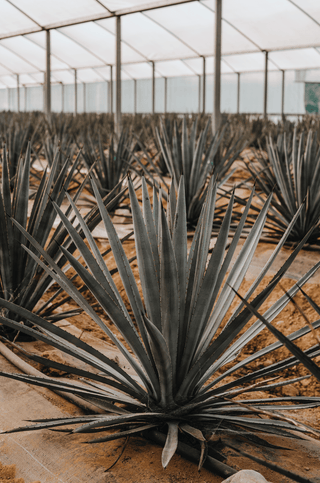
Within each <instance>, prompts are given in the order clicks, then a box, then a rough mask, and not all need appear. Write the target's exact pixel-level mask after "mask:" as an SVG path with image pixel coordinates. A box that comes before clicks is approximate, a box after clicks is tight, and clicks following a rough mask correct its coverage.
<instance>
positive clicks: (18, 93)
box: [17, 74, 20, 112]
mask: <svg viewBox="0 0 320 483" xmlns="http://www.w3.org/2000/svg"><path fill="white" fill-rule="evenodd" d="M17 111H18V112H20V82H19V74H17Z"/></svg>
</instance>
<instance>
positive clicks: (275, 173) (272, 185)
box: [246, 129, 320, 244]
mask: <svg viewBox="0 0 320 483" xmlns="http://www.w3.org/2000/svg"><path fill="white" fill-rule="evenodd" d="M255 161H256V163H251V162H247V163H246V167H247V169H248V171H249V172H250V174H251V175H252V177H253V178H254V179H255V181H256V185H257V186H258V188H259V190H260V192H261V193H260V194H259V198H260V202H262V201H263V194H264V195H267V196H269V195H270V193H272V194H273V195H272V202H271V206H270V210H269V214H268V218H267V223H266V233H265V234H266V236H267V237H268V238H271V239H279V238H280V237H281V236H282V234H283V233H284V232H285V230H286V229H287V226H288V225H289V223H290V222H291V219H292V217H293V216H294V214H295V213H296V211H297V209H298V208H299V207H300V206H301V204H302V203H304V208H303V210H302V212H301V214H300V216H299V217H298V219H297V222H296V223H295V225H294V227H293V228H292V230H291V233H290V235H289V237H288V242H294V243H298V242H299V241H300V240H301V239H302V238H303V237H304V235H305V234H306V233H307V232H308V231H309V230H310V227H312V226H313V227H314V231H313V233H312V235H311V236H310V238H309V243H310V244H318V243H319V238H320V228H319V223H320V211H319V200H320V192H319V181H320V150H319V147H318V140H317V134H316V133H313V132H312V131H311V130H310V131H309V132H308V134H307V135H306V134H305V133H304V132H302V133H301V134H300V136H299V137H298V135H297V130H296V129H295V130H294V132H293V135H292V136H287V135H286V133H284V134H281V135H279V137H278V141H277V143H275V142H274V141H273V140H272V138H271V136H270V137H269V139H267V157H266V156H265V155H264V154H262V153H260V154H259V155H257V156H256V159H255ZM256 165H257V166H256Z"/></svg>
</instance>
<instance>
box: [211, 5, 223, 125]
mask: <svg viewBox="0 0 320 483" xmlns="http://www.w3.org/2000/svg"><path fill="white" fill-rule="evenodd" d="M221 18H222V0H215V36H214V51H213V55H214V80H213V81H214V85H213V116H212V131H213V133H214V134H215V133H216V131H217V130H218V129H219V127H220V123H221V110H220V109H221V108H220V106H221Z"/></svg>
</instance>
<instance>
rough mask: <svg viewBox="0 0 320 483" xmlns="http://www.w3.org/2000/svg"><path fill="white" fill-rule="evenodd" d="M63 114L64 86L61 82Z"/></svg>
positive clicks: (62, 108) (62, 109)
mask: <svg viewBox="0 0 320 483" xmlns="http://www.w3.org/2000/svg"><path fill="white" fill-rule="evenodd" d="M61 112H64V84H62V82H61Z"/></svg>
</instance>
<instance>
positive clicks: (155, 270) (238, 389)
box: [0, 178, 320, 481]
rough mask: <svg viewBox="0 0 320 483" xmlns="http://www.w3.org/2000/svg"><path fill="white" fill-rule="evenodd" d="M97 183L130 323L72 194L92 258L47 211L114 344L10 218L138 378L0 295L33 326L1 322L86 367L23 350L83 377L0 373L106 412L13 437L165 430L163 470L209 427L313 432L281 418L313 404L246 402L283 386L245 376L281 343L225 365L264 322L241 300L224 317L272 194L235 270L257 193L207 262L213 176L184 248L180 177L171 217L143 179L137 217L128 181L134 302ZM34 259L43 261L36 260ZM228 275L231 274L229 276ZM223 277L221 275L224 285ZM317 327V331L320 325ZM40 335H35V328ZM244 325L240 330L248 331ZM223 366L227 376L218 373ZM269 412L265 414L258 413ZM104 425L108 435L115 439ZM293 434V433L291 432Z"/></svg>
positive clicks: (264, 293)
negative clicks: (68, 241)
mask: <svg viewBox="0 0 320 483" xmlns="http://www.w3.org/2000/svg"><path fill="white" fill-rule="evenodd" d="M92 186H93V190H94V193H95V195H96V197H97V203H98V206H99V209H100V213H101V217H102V219H103V221H104V223H105V227H106V230H107V233H108V238H109V242H110V245H111V248H112V251H113V255H114V258H115V260H116V263H117V266H118V270H119V274H120V276H121V279H122V283H123V286H124V288H125V291H126V293H127V296H128V300H129V302H130V305H131V308H132V313H133V316H134V319H132V318H131V317H130V315H129V313H128V310H127V308H126V305H125V304H124V301H123V300H122V298H121V296H120V293H119V291H118V289H117V287H116V285H115V283H114V281H113V279H112V276H111V274H110V271H109V269H108V267H107V265H106V264H105V262H104V260H103V258H102V256H101V255H100V253H99V250H98V248H97V246H96V244H95V242H94V240H93V238H92V236H91V235H90V230H89V229H88V228H87V226H86V223H85V221H84V220H83V219H82V217H81V215H80V213H79V212H78V210H77V208H76V206H75V204H74V203H73V201H72V200H71V198H69V201H70V205H71V206H72V209H73V211H74V214H75V216H76V218H77V220H78V222H79V224H80V225H81V227H82V230H83V232H84V233H85V236H86V238H87V240H88V242H89V246H90V248H91V251H90V249H89V248H88V246H87V245H86V244H85V243H84V241H83V239H82V238H81V236H79V234H78V232H77V230H76V229H75V228H74V227H73V224H72V223H71V221H69V220H68V217H67V216H65V215H64V214H63V212H62V211H61V209H60V208H59V207H58V205H57V204H55V203H54V207H55V209H56V211H57V214H59V216H60V217H61V220H62V222H63V224H64V225H65V227H66V229H67V230H68V232H69V234H70V237H72V239H73V241H74V244H75V245H76V246H77V248H78V250H79V252H80V253H81V255H82V257H83V260H84V262H85V264H86V266H87V267H88V268H85V267H84V266H83V265H82V264H81V263H80V261H79V260H78V259H76V258H75V257H74V256H73V255H72V254H71V253H70V252H69V251H68V250H67V249H66V248H65V247H61V252H62V253H63V255H64V256H65V257H66V258H67V259H68V261H69V263H70V265H71V266H72V267H73V268H74V269H75V271H76V272H77V273H78V274H79V276H80V277H81V278H82V280H83V281H84V283H85V285H86V286H87V287H88V289H89V290H90V291H91V292H92V294H93V295H94V297H95V298H96V300H97V302H98V304H99V306H100V308H101V309H102V310H103V311H104V312H105V313H106V315H107V316H108V317H109V318H110V320H111V321H112V322H113V324H114V326H115V327H116V328H117V330H118V331H119V332H120V334H121V339H120V338H119V336H117V335H116V334H115V333H114V332H113V331H112V329H111V328H110V327H109V325H107V324H105V323H104V321H103V320H102V319H101V317H100V316H99V315H98V314H97V313H96V311H95V310H94V309H93V307H92V306H91V305H90V304H89V303H88V302H87V301H86V299H85V298H84V297H83V296H82V295H81V293H80V292H79V291H78V290H77V288H76V287H75V286H74V285H73V284H72V282H71V281H70V280H69V279H68V278H67V276H66V275H65V274H64V272H63V271H62V270H61V268H60V267H59V265H58V264H57V263H55V261H54V259H53V258H51V257H50V255H49V254H48V253H47V252H46V250H44V248H43V247H42V246H41V245H40V244H39V243H37V242H36V241H35V240H34V239H33V238H32V236H31V235H30V234H28V233H27V231H26V230H25V229H24V228H22V227H21V225H19V223H18V222H17V221H13V222H14V225H15V226H16V227H17V228H19V229H20V231H21V233H22V235H23V236H24V237H25V238H26V239H27V240H28V242H29V243H30V244H31V245H32V247H33V249H30V248H28V247H25V250H26V251H27V253H28V254H29V256H30V257H32V258H33V259H34V260H35V261H37V262H38V263H39V265H40V266H41V267H42V269H43V270H45V271H46V272H47V273H48V274H50V275H51V276H52V278H53V280H55V281H56V282H57V283H59V284H60V286H61V287H62V288H63V289H64V290H65V291H66V292H67V293H69V295H70V296H71V297H72V298H73V299H74V300H75V301H76V302H77V303H78V305H79V306H80V307H81V308H82V309H83V310H85V311H86V312H87V313H88V314H89V315H90V317H91V318H92V320H94V321H95V322H96V323H97V324H98V325H99V327H100V328H101V329H102V330H103V331H104V332H105V333H106V334H107V335H108V336H109V337H110V339H111V341H112V342H113V343H114V344H115V345H116V347H117V348H118V349H119V351H120V352H121V353H122V354H123V355H124V357H125V358H126V359H127V361H128V362H129V364H130V365H131V367H132V369H133V370H134V371H135V376H133V375H130V374H129V373H127V372H125V371H124V370H123V369H122V368H121V367H120V366H119V365H118V364H117V363H116V362H114V361H113V360H110V359H109V358H108V357H107V356H105V355H104V354H102V353H101V352H99V351H98V350H96V349H94V348H93V347H91V346H89V345H88V344H86V343H85V342H83V341H82V340H80V339H78V338H76V337H74V336H72V335H71V334H69V333H67V332H65V331H64V330H63V329H61V328H59V327H56V326H55V325H52V324H50V323H48V322H47V321H46V320H45V319H44V318H42V317H40V316H39V315H37V314H33V313H31V312H29V311H28V310H26V309H24V308H21V307H19V306H18V305H16V304H13V303H11V302H9V301H7V300H4V299H0V305H1V306H3V307H4V308H5V309H6V310H10V311H12V312H15V313H16V314H17V315H19V316H20V317H22V318H23V319H25V320H28V321H30V322H31V323H32V324H33V326H34V328H31V327H27V326H26V325H21V324H20V323H19V322H16V321H14V320H10V319H8V318H6V317H4V316H2V317H0V320H1V322H2V323H3V324H5V325H7V326H8V327H11V328H14V329H20V330H21V331H23V332H25V333H27V334H31V335H32V336H33V337H35V338H37V339H39V340H42V341H45V342H47V343H48V344H50V345H52V346H53V347H56V348H58V349H61V350H62V351H63V352H66V353H68V354H70V355H72V356H73V357H75V359H77V360H81V361H84V362H85V363H86V364H88V366H91V370H89V369H88V370H82V369H79V368H77V367H76V364H75V365H73V366H70V365H65V364H62V363H57V362H54V361H50V360H48V359H45V358H41V357H40V356H35V355H30V357H31V358H32V359H33V360H35V361H37V362H41V363H42V364H44V365H47V366H48V365H49V366H51V367H55V368H59V369H62V370H64V371H65V372H67V373H69V374H74V375H77V376H81V377H82V380H81V381H75V382H70V381H68V382H66V381H59V382H57V381H56V380H55V379H48V378H46V379H44V378H41V377H32V376H26V375H21V374H9V373H3V372H1V373H0V374H1V375H3V376H5V377H10V378H13V379H17V380H21V381H25V382H28V383H31V384H36V385H41V386H45V387H47V388H50V389H59V390H62V391H65V392H71V393H74V394H77V395H80V396H81V397H82V398H84V399H85V400H87V401H90V402H91V403H93V404H95V405H96V406H97V407H99V408H102V409H104V410H105V411H106V415H103V414H94V415H87V416H81V417H71V418H70V417H69V418H60V419H48V420H38V421H33V423H36V424H32V425H28V426H25V427H22V428H18V429H15V430H14V431H26V430H37V429H43V428H54V427H58V428H59V427H63V426H69V427H70V426H72V425H79V424H80V426H78V427H76V428H75V429H74V430H73V431H72V432H73V433H94V434H96V433H100V432H105V431H107V434H104V435H102V436H101V437H98V438H94V439H93V440H91V442H103V441H110V440H113V439H117V438H122V437H126V436H128V435H131V434H134V433H141V432H143V431H145V430H147V429H150V428H160V429H161V430H162V431H164V432H166V434H167V436H166V443H165V446H164V449H163V453H162V464H163V467H166V466H167V465H168V463H169V461H170V459H171V458H172V456H173V455H174V453H175V451H176V448H177V444H178V438H179V434H182V433H185V434H187V435H189V436H191V437H193V438H194V439H195V440H196V441H198V442H199V443H200V445H201V447H202V449H203V450H204V449H205V447H206V445H207V439H206V436H207V434H209V433H210V432H215V433H216V434H220V435H221V434H232V435H237V434H240V435H241V436H242V437H247V438H248V441H250V439H251V441H252V440H255V441H257V434H256V433H259V432H260V433H262V434H274V435H280V436H282V437H283V436H285V437H293V433H292V432H291V431H292V430H294V431H295V432H297V431H298V432H299V431H300V432H301V433H304V432H309V433H310V432H311V433H312V432H313V430H312V429H311V428H310V427H307V426H305V425H303V424H302V423H297V422H295V421H293V420H292V419H289V418H287V417H285V416H283V415H280V414H279V412H278V411H280V410H291V409H299V408H302V407H303V408H305V407H313V406H314V405H318V404H319V402H318V400H317V401H314V400H313V399H312V398H311V399H312V400H310V398H294V397H288V398H273V399H272V400H270V399H269V398H260V399H259V398H257V399H252V398H247V399H246V398H245V396H246V394H248V393H251V392H252V391H255V390H257V389H258V388H259V387H260V389H263V390H264V391H270V390H273V389H274V388H275V387H278V386H281V384H287V383H288V381H286V382H285V383H278V382H275V381H274V379H271V381H270V379H268V380H265V379H264V380H262V381H261V377H262V376H261V371H259V370H258V371H257V370H256V371H252V370H250V369H249V368H248V367H247V366H248V364H249V363H250V362H251V361H252V360H254V359H255V358H260V357H262V356H264V355H265V354H268V353H270V352H272V351H273V350H275V349H276V348H277V347H278V346H277V345H276V344H273V345H271V346H269V347H266V348H264V349H262V350H260V351H259V352H258V353H257V354H253V355H252V356H250V357H248V358H246V359H245V360H244V361H242V362H237V361H235V362H234V365H233V366H232V367H231V368H230V363H231V362H232V361H234V360H235V359H236V356H237V354H238V353H239V352H240V351H241V350H242V349H243V347H244V346H245V345H246V344H247V343H248V342H249V341H251V340H252V339H253V338H254V337H255V336H256V335H257V334H259V332H260V331H261V330H262V329H263V328H264V324H263V322H261V321H259V320H258V321H256V322H254V323H253V324H252V325H250V326H249V328H246V326H248V323H249V321H250V320H251V317H252V312H251V308H250V309H249V308H248V307H245V301H243V302H241V304H240V305H239V306H238V308H237V309H236V310H235V311H234V312H233V313H232V315H231V317H229V319H228V320H227V322H226V320H225V316H226V314H227V311H228V310H229V309H230V306H231V303H232V301H233V300H234V297H235V291H237V290H238V289H239V287H240V285H241V282H242V281H243V279H244V276H245V274H246V271H247V269H248V266H249V264H250V261H251V259H252V257H253V253H254V250H255V248H256V246H257V243H258V240H259V237H260V235H261V232H262V230H263V226H264V223H265V219H266V215H267V211H268V208H269V204H270V199H269V200H268V202H267V203H266V204H265V206H264V207H263V209H262V211H261V213H260V215H259V217H258V219H257V220H256V223H255V225H254V226H253V228H252V230H251V231H250V233H249V235H248V237H247V239H246V241H245V243H244V245H243V247H242V249H241V251H240V253H239V255H238V258H237V260H236V262H235V263H234V265H233V267H232V268H231V269H230V262H231V259H232V257H233V255H234V252H235V249H236V247H237V245H238V242H239V238H240V235H241V233H242V229H243V226H244V223H245V220H246V217H247V215H248V211H249V209H250V204H251V201H252V196H253V195H252V196H251V198H250V200H249V202H248V204H247V206H246V208H245V210H244V213H243V215H242V218H241V220H240V222H239V226H238V229H237V231H236V233H235V235H234V237H233V240H232V242H231V244H230V247H229V249H228V251H227V252H226V251H225V250H226V245H227V240H228V236H229V226H230V222H231V215H232V207H233V200H232V199H231V201H230V204H229V206H228V209H227V212H226V215H225V218H224V220H223V223H222V226H221V229H220V232H219V235H218V238H217V241H216V244H215V246H214V249H213V251H212V254H211V256H210V258H209V260H208V252H209V244H210V235H211V228H210V227H211V226H212V219H213V214H214V200H215V192H216V190H217V186H216V185H215V184H214V183H213V178H212V179H211V181H210V184H209V187H208V190H207V198H206V201H205V203H204V205H203V209H202V212H201V216H200V219H199V222H198V225H197V228H196V231H195V235H194V238H193V242H192V245H191V248H190V250H189V253H188V250H187V217H186V214H187V212H186V205H185V191H184V182H183V179H182V180H181V182H180V185H179V192H178V197H177V199H175V197H173V196H171V197H170V201H169V209H168V210H167V213H165V211H164V209H163V207H162V201H161V197H160V199H159V200H158V199H157V192H156V190H154V193H153V208H152V205H151V202H150V199H149V196H148V191H147V186H146V183H145V181H144V180H143V185H142V189H143V196H142V199H143V206H142V212H141V209H140V206H139V202H138V200H137V197H136V194H135V191H134V189H133V185H132V183H131V181H130V180H129V192H130V199H131V206H132V213H133V224H134V233H135V242H136V252H137V260H138V267H139V275H140V281H141V292H142V295H141V292H140V291H139V288H138V285H137V282H136V280H135V278H134V275H133V273H132V270H131V268H130V264H129V262H128V260H127V257H126V255H125V253H124V250H123V247H122V245H121V243H120V240H119V238H118V236H117V234H116V231H115V229H114V226H113V224H112V222H111V219H110V217H109V215H108V212H107V210H106V209H105V207H104V204H103V202H102V199H101V197H100V194H99V190H98V188H97V187H96V185H95V183H94V182H92ZM298 216H299V213H298V214H296V216H295V218H294V219H293V220H292V223H291V226H290V227H288V230H287V232H286V233H285V235H284V237H283V238H282V240H281V242H280V243H279V244H278V246H277V248H276V249H275V251H274V253H273V254H272V256H271V257H270V259H269V261H268V262H267V264H266V265H265V267H264V269H263V270H262V272H261V274H260V275H259V277H258V279H257V280H256V281H255V282H254V283H253V284H252V286H251V288H250V290H249V291H248V293H247V294H246V296H245V299H246V300H247V299H248V298H249V297H251V295H252V294H253V292H254V291H255V290H256V289H257V287H258V286H259V284H260V282H261V280H262V279H263V277H264V276H265V274H266V273H267V271H268V269H269V268H270V266H271V265H272V263H273V261H274V260H275V258H276V256H277V254H278V253H279V251H280V249H281V247H282V246H283V244H284V242H285V240H286V238H287V237H288V235H289V232H290V229H291V228H292V226H293V225H294V223H295V222H296V220H297V218H298ZM306 239H307V236H306V237H305V239H304V240H303V241H301V243H300V244H299V246H298V247H296V249H295V250H294V252H293V253H292V254H291V255H290V257H289V258H288V260H287V261H286V262H285V264H284V265H283V266H282V267H281V269H280V270H279V271H278V272H277V273H276V275H275V276H274V277H273V278H272V280H271V282H270V283H269V284H268V286H267V287H266V288H264V289H263V290H261V291H260V293H259V294H258V295H256V296H255V297H254V299H253V300H252V301H251V305H250V307H253V308H254V310H258V309H259V308H260V307H261V305H262V304H263V302H264V301H265V300H266V298H267V297H268V296H269V295H270V293H271V292H272V290H273V289H274V287H275V286H276V284H277V283H278V281H279V280H280V279H281V277H282V276H283V274H284V273H285V271H286V269H287V268H288V267H289V266H290V264H291V263H292V261H293V260H294V259H295V257H296V255H297V253H298V252H299V250H300V248H301V247H302V246H303V243H304V242H305V241H306ZM36 252H37V253H38V254H39V256H38V255H37V254H36ZM40 256H41V258H42V259H40V258H39V257H40ZM319 266H320V263H318V264H317V265H316V266H315V267H314V268H313V269H312V270H310V271H309V272H308V273H307V274H306V275H304V276H303V277H302V278H301V280H299V282H298V283H297V284H295V285H294V286H293V287H292V288H291V289H290V295H291V296H294V295H295V293H296V292H297V291H298V290H299V287H301V286H303V284H304V283H305V282H307V281H308V280H309V278H310V277H311V276H312V275H313V274H314V273H315V271H316V270H317V269H318V268H319ZM228 270H230V272H229V274H228V275H227V272H228ZM226 275H227V279H226V281H225V283H224V279H225V276H226ZM288 301H289V299H288V297H287V296H286V295H284V296H283V297H281V298H280V299H279V300H278V301H277V302H276V303H275V304H274V305H272V306H271V308H269V309H268V310H267V311H266V312H265V313H264V318H265V320H267V321H268V323H271V322H272V320H274V318H275V317H276V316H277V315H278V314H279V313H280V312H281V310H282V309H283V308H284V307H285V306H286V304H287V303H288ZM313 326H314V327H318V326H320V320H318V321H317V322H315V323H314V324H313ZM36 328H39V329H40V330H39V331H38V330H36ZM221 328H222V329H223V330H221ZM245 328H246V330H244V329H245ZM241 331H242V333H241ZM303 331H304V333H307V332H308V331H310V328H308V327H307V328H304V329H303ZM240 333H241V334H240ZM301 335H303V334H301V331H298V332H296V333H294V334H291V336H290V337H291V338H292V340H294V339H296V338H298V337H300V336H301ZM123 341H124V342H123ZM227 364H228V369H225V366H226V365H227ZM246 368H247V369H248V370H247V372H246V375H243V371H244V370H245V369H246ZM237 369H241V370H242V373H241V374H240V376H238V377H236V376H235V377H234V378H233V379H232V381H231V382H230V378H228V382H227V381H224V379H225V378H226V377H227V376H230V374H232V373H234V372H235V371H236V370H237ZM280 369H281V367H280ZM280 369H279V365H277V364H276V365H274V366H272V367H268V368H266V371H265V373H263V374H262V375H264V374H267V375H268V376H270V377H272V376H274V374H276V373H277V372H278V371H279V370H280ZM97 370H98V373H97ZM239 395H241V400H238V398H237V396H239ZM265 415H267V416H268V418H265V417H264V416H265ZM110 430H112V432H111V433H110ZM115 431H117V432H115ZM118 431H119V432H118ZM313 433H315V432H313ZM294 436H295V437H296V433H295V435H294ZM204 454H205V451H202V457H201V459H202V461H201V462H200V466H201V464H202V462H203V457H204ZM279 471H280V470H279ZM286 474H288V473H286ZM290 475H291V474H290ZM293 479H294V475H293ZM299 481H302V480H301V479H300V480H299Z"/></svg>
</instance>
